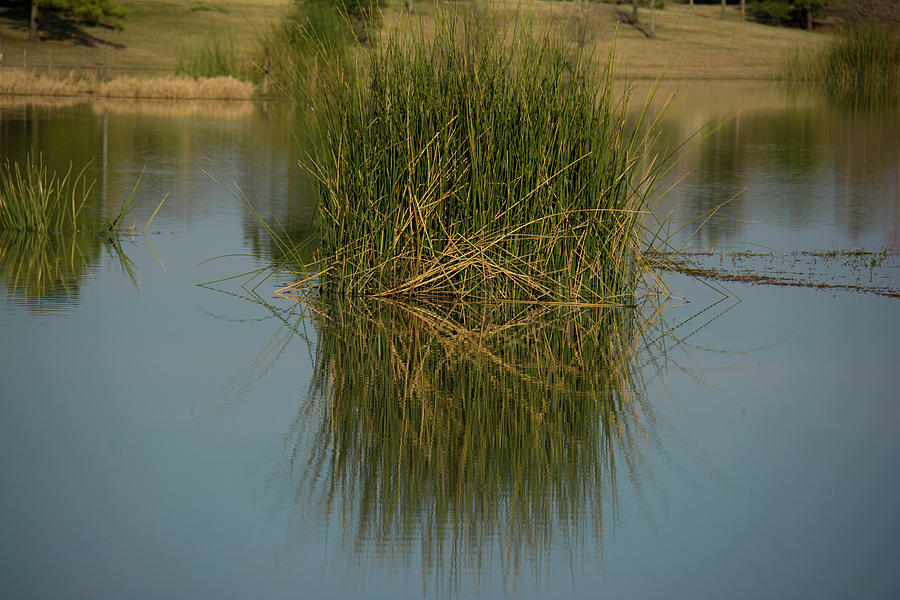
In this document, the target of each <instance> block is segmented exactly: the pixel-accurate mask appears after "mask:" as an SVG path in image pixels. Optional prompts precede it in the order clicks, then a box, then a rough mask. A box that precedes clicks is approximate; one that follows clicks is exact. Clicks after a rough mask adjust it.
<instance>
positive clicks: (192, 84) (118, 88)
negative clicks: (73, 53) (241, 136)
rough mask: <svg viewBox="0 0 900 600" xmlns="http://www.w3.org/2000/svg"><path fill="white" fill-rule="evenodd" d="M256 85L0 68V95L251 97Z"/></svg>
mask: <svg viewBox="0 0 900 600" xmlns="http://www.w3.org/2000/svg"><path fill="white" fill-rule="evenodd" d="M254 92H255V87H254V85H253V84H251V83H247V82H243V81H238V80H236V79H233V78H231V77H213V78H209V79H207V78H202V77H201V78H198V79H190V78H184V77H174V76H166V77H155V78H150V79H147V78H139V77H130V76H124V77H116V78H115V79H112V80H111V81H99V80H98V79H97V78H96V77H94V76H92V75H86V76H80V75H75V74H73V73H70V74H68V75H66V76H64V77H54V76H51V75H39V74H35V73H30V72H26V71H23V70H22V69H2V70H0V95H7V96H99V97H102V98H146V99H161V100H252V99H253V95H254Z"/></svg>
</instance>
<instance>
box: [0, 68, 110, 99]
mask: <svg viewBox="0 0 900 600" xmlns="http://www.w3.org/2000/svg"><path fill="white" fill-rule="evenodd" d="M96 88H97V80H96V79H95V78H93V77H82V76H78V75H75V74H74V73H69V74H68V75H65V76H63V77H58V76H56V77H54V76H51V75H37V74H35V73H30V72H27V71H23V70H22V69H9V68H6V69H2V70H0V94H2V95H4V96H80V95H83V94H90V93H93V91H94V90H95V89H96Z"/></svg>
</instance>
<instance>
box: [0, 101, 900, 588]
mask: <svg viewBox="0 0 900 600" xmlns="http://www.w3.org/2000/svg"><path fill="white" fill-rule="evenodd" d="M679 89H680V92H679V97H678V99H677V100H678V103H676V105H675V107H674V108H673V111H672V113H671V116H670V117H669V118H668V119H667V120H666V123H665V127H666V130H665V131H666V133H665V135H666V136H667V137H668V138H669V139H681V138H683V137H684V136H685V135H688V134H690V133H691V132H693V131H695V130H697V129H698V128H699V127H702V126H703V125H704V124H706V123H709V122H714V123H719V122H721V120H722V119H726V118H729V117H732V116H733V115H734V114H735V113H736V112H737V111H738V110H740V109H742V108H745V110H744V112H742V113H740V115H739V116H737V117H734V118H733V119H732V120H731V121H729V122H728V123H727V124H725V125H724V126H723V127H722V128H721V129H720V131H719V133H718V134H716V135H715V136H713V137H711V138H710V140H709V141H708V143H706V144H705V145H704V146H702V147H701V148H699V149H698V150H696V151H695V152H694V153H693V154H691V155H690V156H688V157H687V158H686V159H685V160H684V161H682V162H681V163H680V164H679V165H678V166H677V167H676V169H675V170H674V172H673V175H672V178H673V179H677V178H679V177H681V176H684V180H683V181H681V183H680V184H679V185H678V186H677V187H676V188H675V189H674V190H673V191H672V192H671V193H670V194H668V195H667V196H666V197H665V198H663V199H662V200H661V201H660V204H659V207H658V208H657V212H658V213H659V214H666V213H670V214H671V215H672V216H673V219H674V220H673V223H677V225H673V228H672V230H673V231H674V229H675V228H677V227H680V226H681V225H682V224H684V223H686V222H688V221H689V219H690V218H692V217H693V216H695V215H697V214H702V213H703V212H704V211H709V210H712V209H714V208H715V207H716V206H718V205H719V204H720V203H721V202H722V201H724V200H727V199H728V198H730V197H732V196H733V195H735V194H738V193H739V192H742V190H744V191H743V192H742V193H741V194H740V195H739V196H738V197H737V198H736V199H734V200H732V201H731V202H729V203H728V204H726V205H725V206H723V207H722V208H720V209H719V211H718V212H717V213H716V214H715V218H714V219H712V220H710V221H709V223H708V224H707V226H706V227H705V228H704V229H702V230H700V232H698V233H697V234H696V235H695V236H694V237H690V236H689V235H688V234H689V233H691V232H693V230H694V227H685V228H684V229H682V230H681V232H680V233H677V234H675V235H676V237H675V238H673V239H676V240H677V241H679V243H682V244H685V245H686V246H693V245H694V244H698V245H699V246H700V247H702V248H704V249H705V248H712V249H715V250H717V251H718V250H724V251H725V252H726V253H727V252H729V251H731V250H732V249H734V248H741V249H746V248H747V247H756V246H751V244H761V245H763V246H764V247H765V248H766V251H767V252H769V251H770V250H769V249H771V251H773V252H776V253H778V255H788V254H790V253H792V252H795V251H799V250H816V251H828V250H834V249H859V248H867V249H878V250H882V249H897V248H898V237H897V230H898V211H900V173H898V169H900V166H898V165H900V119H897V117H896V115H874V116H873V115H869V116H864V117H863V116H858V115H857V116H854V115H848V114H846V113H841V112H839V111H835V110H831V109H829V108H828V107H827V106H824V105H822V104H821V103H818V102H817V101H815V100H814V99H805V100H802V101H801V100H791V99H787V98H785V97H783V96H781V95H779V94H778V93H777V92H776V91H773V90H771V89H768V88H765V87H760V86H746V89H745V88H744V87H741V89H737V90H736V89H733V88H729V89H722V88H709V89H702V88H699V87H698V86H696V85H684V86H682V87H681V88H679ZM277 115H278V111H277V110H266V108H265V107H261V106H248V105H243V106H218V105H175V106H166V105H159V104H156V105H148V104H132V105H122V104H95V105H73V106H69V107H59V106H40V105H34V104H4V105H2V106H0V157H2V158H5V157H11V158H13V159H20V158H21V157H23V156H24V155H25V153H27V152H28V150H29V149H30V148H36V149H40V150H41V151H42V152H43V153H44V156H45V158H46V160H47V162H48V163H50V164H51V165H54V166H56V167H57V168H62V167H64V166H65V165H66V164H67V163H68V161H69V160H75V161H76V165H78V164H79V163H83V162H85V161H87V160H91V159H92V160H93V162H92V163H91V166H90V167H89V172H90V174H91V176H92V177H95V178H96V179H97V182H98V183H97V190H96V191H97V196H98V203H102V205H103V206H105V207H107V208H108V209H111V208H112V207H115V206H117V204H118V203H119V202H120V201H121V199H122V198H123V197H124V196H126V195H127V194H128V192H129V191H130V189H131V187H132V186H133V185H134V183H135V181H136V180H137V178H138V176H140V174H141V172H142V171H143V173H144V174H143V178H142V179H141V183H140V185H139V188H138V206H137V208H136V209H135V211H134V212H133V213H132V214H131V215H130V221H133V222H134V224H136V225H137V227H136V231H137V232H138V233H139V232H140V230H141V229H142V228H143V225H144V224H145V223H146V222H147V220H148V219H149V217H150V215H151V214H152V212H153V210H154V209H155V208H156V206H157V203H158V202H159V201H160V199H161V198H162V197H163V196H165V195H166V194H169V196H168V199H167V200H166V202H165V204H164V205H163V207H162V209H161V210H160V211H159V213H158V214H157V216H156V217H155V219H154V221H153V223H152V225H151V226H150V228H148V230H147V237H146V239H145V238H144V237H142V236H140V235H138V236H135V237H127V238H125V240H124V241H123V243H122V252H117V251H116V250H115V249H114V248H112V247H110V246H109V245H107V244H105V243H104V242H102V241H101V240H100V239H99V238H94V237H92V236H85V237H77V236H69V237H68V238H66V237H64V236H59V237H57V238H53V239H49V240H43V241H32V242H30V243H31V245H30V246H28V245H25V244H26V242H22V241H21V240H19V239H14V238H13V237H12V236H6V237H0V273H2V274H0V288H2V293H0V335H2V338H0V365H2V366H0V382H2V383H0V481H2V482H3V493H2V494H0V533H2V535H0V597H3V598H7V597H8V598H250V597H268V598H293V597H297V598H311V597H327V598H356V597H366V598H402V597H409V598H415V597H421V596H429V597H450V596H454V597H463V598H466V597H474V596H479V597H486V598H491V597H529V598H532V597H533V598H560V597H580V598H593V597H598V596H604V597H611V598H672V597H691V598H723V597H729V598H786V597H794V598H846V597H867V598H895V597H898V596H900V572H898V571H897V569H896V564H897V562H898V559H900V553H898V550H897V544H896V540H897V538H898V535H900V516H898V512H897V510H896V506H897V505H898V504H900V469H898V468H897V462H898V459H900V435H898V432H900V431H898V430H900V394H898V390H900V369H898V365H900V320H898V317H897V311H898V309H900V304H898V300H895V299H891V298H886V297H881V296H877V295H872V294H861V293H853V292H848V291H841V290H830V291H822V290H816V289H806V288H780V287H766V286H750V285H743V284H729V285H728V289H729V291H730V292H731V293H732V294H733V295H732V296H722V295H721V294H719V293H718V292H716V291H715V290H713V289H711V288H710V287H708V286H706V285H703V284H700V283H697V282H695V281H692V280H690V279H687V278H685V277H681V276H675V275H669V276H668V280H669V281H670V283H672V285H673V286H675V287H676V288H677V289H678V290H679V291H680V292H681V293H682V294H683V295H684V296H685V297H686V299H687V300H688V302H686V303H684V304H682V305H680V306H677V307H675V308H672V309H670V310H668V311H667V312H666V314H665V315H664V317H663V321H662V324H661V325H658V326H656V327H654V328H653V329H652V330H651V331H650V332H649V333H648V334H647V335H645V336H639V335H638V334H637V332H636V331H635V326H636V325H635V321H634V320H633V319H632V318H630V317H626V316H622V315H621V313H618V314H613V313H598V314H590V315H563V316H561V317H560V316H559V315H556V317H557V318H556V319H555V320H552V321H550V322H546V321H544V320H536V321H535V325H534V327H533V328H532V329H528V330H527V334H528V335H522V336H519V337H516V336H505V337H504V336H498V337H496V338H491V339H490V340H489V341H488V342H487V343H481V344H478V343H474V342H472V341H471V340H469V339H468V338H467V337H466V336H465V335H462V334H460V332H459V331H451V330H449V329H448V328H447V326H446V324H442V322H441V321H440V319H438V318H436V317H439V316H441V314H437V313H430V312H428V311H424V312H421V313H411V312H409V311H405V310H403V309H400V308H396V307H375V308H373V307H368V308H367V309H365V310H362V309H357V310H355V311H351V312H342V310H341V308H340V307H328V309H327V310H328V311H330V312H329V314H330V315H331V316H340V317H341V318H332V319H331V320H327V321H323V320H322V319H319V318H307V317H304V315H302V314H301V313H300V311H299V309H298V307H297V306H296V305H294V304H293V303H291V302H289V301H288V300H284V299H281V298H277V297H275V296H274V295H273V294H272V291H273V290H274V289H275V288H276V287H277V282H278V281H284V280H285V278H286V276H285V275H280V274H276V275H274V276H273V277H272V278H270V279H269V280H266V281H263V282H261V283H260V284H259V285H258V287H256V288H255V290H254V289H253V286H254V285H255V284H256V283H258V282H259V281H258V280H254V281H253V282H251V283H248V284H246V285H244V286H242V285H241V284H242V283H243V282H245V281H246V280H247V277H249V276H247V277H242V278H238V279H233V280H228V281H222V282H218V283H214V284H210V285H209V286H207V287H201V286H198V285H197V284H199V283H204V282H211V281H215V280H219V279H222V278H224V277H228V276H231V275H234V274H238V273H246V272H251V271H253V270H255V269H259V268H261V267H263V266H265V265H267V264H270V262H271V261H272V259H273V258H277V251H276V249H274V248H273V247H272V244H271V243H270V242H269V241H268V239H267V237H266V235H265V233H264V232H263V231H262V228H261V227H260V226H259V225H258V223H257V221H256V219H255V217H253V216H252V215H251V214H250V213H249V211H248V210H247V209H246V208H245V207H244V206H243V205H242V203H241V202H239V201H238V200H236V199H235V198H234V196H233V195H232V193H230V191H229V187H230V183H229V182H230V181H231V178H232V177H233V178H234V179H236V180H238V181H240V182H241V183H242V185H243V186H244V187H245V188H246V189H247V190H250V191H252V193H253V194H255V195H256V196H257V197H258V198H260V199H262V200H264V201H265V202H266V203H267V204H270V205H271V206H272V212H273V213H274V216H272V215H270V216H269V217H268V218H269V219H270V221H271V222H274V219H275V218H276V217H277V219H278V220H279V221H280V222H281V223H283V224H284V225H285V227H286V228H287V229H288V230H289V231H291V233H292V234H294V235H296V236H307V235H310V234H311V233H312V232H313V230H312V227H311V224H310V217H311V214H312V209H311V204H310V199H309V198H310V197H309V188H308V184H307V183H306V181H305V180H304V178H303V177H302V176H301V174H300V171H299V169H298V168H297V167H296V161H297V159H298V151H297V149H296V148H295V146H294V144H293V142H292V140H291V137H290V135H289V134H288V133H287V131H286V127H285V124H284V123H283V121H282V119H279V118H278V116H277ZM201 169H205V170H206V171H208V172H209V173H210V174H211V175H213V176H214V177H216V178H218V179H219V180H220V182H221V183H217V182H215V181H214V180H213V179H211V178H210V177H209V176H208V175H207V174H205V173H204V172H203V171H202V170H201ZM129 224H130V223H129ZM722 256H724V257H726V258H721V259H716V260H727V254H725V255H722ZM29 257H31V258H32V259H33V258H34V257H38V258H39V260H36V259H35V260H28V258H29ZM819 267H820V265H813V264H812V263H804V264H802V265H800V266H799V267H797V268H801V269H811V270H816V269H818V268H819ZM829 268H830V269H832V270H841V269H844V270H847V269H849V270H850V272H849V274H848V273H844V275H845V276H849V277H851V278H854V279H858V278H861V279H863V280H865V279H866V278H874V279H875V280H877V281H879V282H887V283H888V284H890V285H893V286H895V287H897V286H900V276H898V272H897V271H898V270H897V268H896V258H891V257H890V256H889V257H888V259H886V260H885V261H883V263H881V264H879V265H877V266H873V267H871V268H870V269H868V270H865V269H863V270H860V269H859V267H858V266H853V267H852V268H851V267H847V266H845V265H843V264H841V263H838V264H836V265H834V264H833V265H831V266H830V267H829ZM459 310H460V312H459V313H458V314H457V313H454V316H455V317H456V321H454V322H458V323H461V322H471V320H473V319H474V320H476V321H477V319H478V318H479V317H478V315H472V314H468V313H466V312H465V311H464V310H463V309H459Z"/></svg>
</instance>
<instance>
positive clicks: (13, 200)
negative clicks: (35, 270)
mask: <svg viewBox="0 0 900 600" xmlns="http://www.w3.org/2000/svg"><path fill="white" fill-rule="evenodd" d="M86 169H87V166H85V167H84V168H82V169H81V170H80V171H78V172H74V171H73V167H72V164H71V163H70V164H69V168H68V170H67V171H66V173H65V174H64V175H62V176H60V175H58V174H57V173H55V172H53V171H50V170H49V169H48V168H47V166H46V165H45V164H44V160H43V156H42V155H41V154H37V155H35V154H33V153H32V154H29V155H28V157H27V158H26V159H25V164H24V165H20V164H19V163H18V162H14V161H10V160H9V159H7V161H6V163H5V164H3V165H0V229H3V230H10V231H32V232H36V231H39V232H58V231H84V230H85V227H86V226H87V223H88V220H87V213H86V211H84V207H85V203H86V202H87V199H88V197H89V195H90V193H91V189H92V188H93V186H94V182H93V181H90V182H89V181H88V180H87V178H86V177H85V170H86Z"/></svg>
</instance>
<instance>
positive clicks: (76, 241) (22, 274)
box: [0, 231, 103, 307]
mask: <svg viewBox="0 0 900 600" xmlns="http://www.w3.org/2000/svg"><path fill="white" fill-rule="evenodd" d="M102 244H103V241H102V238H101V237H100V236H98V235H96V234H92V235H86V234H80V233H75V232H62V233H47V232H42V233H30V232H29V233H23V232H16V231H0V273H2V274H3V280H4V281H5V282H6V288H7V290H8V292H10V293H11V294H12V295H14V296H19V297H22V298H24V299H25V300H26V301H27V302H28V303H29V304H30V305H32V306H35V307H39V306H40V305H41V304H43V303H50V304H59V303H70V302H73V301H75V300H77V298H78V290H79V287H80V283H81V280H82V278H83V277H84V275H85V273H86V272H88V271H89V270H90V269H91V268H92V266H93V265H94V264H96V263H97V261H98V260H99V258H100V254H101V246H102Z"/></svg>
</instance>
